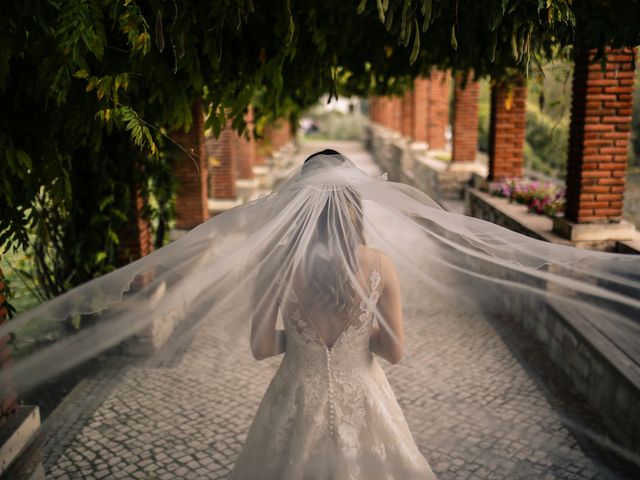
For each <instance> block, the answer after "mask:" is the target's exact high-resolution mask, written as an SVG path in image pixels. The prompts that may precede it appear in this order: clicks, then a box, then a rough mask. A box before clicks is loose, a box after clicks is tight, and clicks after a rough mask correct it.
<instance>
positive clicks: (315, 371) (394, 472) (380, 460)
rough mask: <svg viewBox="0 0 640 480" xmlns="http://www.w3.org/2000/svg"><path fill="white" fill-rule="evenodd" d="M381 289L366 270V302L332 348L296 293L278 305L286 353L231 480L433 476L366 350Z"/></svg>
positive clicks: (377, 277)
mask: <svg viewBox="0 0 640 480" xmlns="http://www.w3.org/2000/svg"><path fill="white" fill-rule="evenodd" d="M375 257H376V258H377V255H375ZM375 263H376V265H378V262H377V261H376V262H375ZM381 284H382V278H381V274H380V268H376V267H375V266H372V267H371V269H370V277H369V285H368V286H369V299H368V300H369V301H365V300H363V301H362V302H361V303H360V314H359V315H357V317H358V318H354V319H352V321H351V322H349V323H348V324H347V326H346V327H345V328H344V329H343V330H342V332H341V333H340V334H339V336H338V337H337V339H336V341H335V342H334V343H333V345H332V346H331V347H328V346H327V344H326V343H325V341H324V340H323V339H322V337H321V336H320V334H319V333H318V330H317V329H316V327H315V326H314V323H313V322H312V321H311V319H310V318H309V316H308V315H307V314H306V312H305V306H304V305H303V304H302V303H301V302H300V300H299V298H298V296H297V295H296V293H295V292H293V291H291V292H290V294H289V295H287V299H286V300H285V301H283V302H282V304H281V311H282V318H283V322H284V329H285V332H286V338H287V343H286V353H285V355H284V359H283V361H282V363H281V365H280V367H279V369H278V371H277V372H276V374H275V376H274V378H273V380H272V381H271V384H270V385H269V388H268V389H267V391H266V393H265V395H264V398H263V399H262V402H261V404H260V407H259V408H258V411H257V413H256V415H255V418H254V420H253V424H252V425H251V428H250V430H249V434H248V436H247V439H246V442H245V444H244V447H243V450H242V452H241V453H240V455H239V457H238V460H237V462H236V465H235V468H234V471H233V473H232V475H231V478H232V479H233V480H356V479H360V480H383V479H384V480H392V479H393V480H417V479H421V480H426V479H435V476H434V474H433V472H432V471H431V468H430V467H429V464H428V463H427V461H426V459H425V458H424V457H423V456H422V454H421V453H420V451H419V450H418V447H417V445H416V444H415V441H414V439H413V437H412V435H411V432H410V431H409V427H408V425H407V422H406V420H405V418H404V415H403V413H402V411H401V409H400V406H399V405H398V402H397V400H396V398H395V395H394V393H393V391H392V390H391V387H390V385H389V383H388V381H387V378H386V376H385V374H384V372H383V370H382V368H381V367H380V364H379V363H378V361H377V359H376V357H375V356H374V355H373V353H372V352H371V350H370V348H369V337H370V333H371V328H372V324H373V319H374V315H373V311H372V308H371V305H374V304H376V303H377V300H378V297H379V295H380V288H381Z"/></svg>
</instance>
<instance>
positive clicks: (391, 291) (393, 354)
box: [370, 255, 404, 363]
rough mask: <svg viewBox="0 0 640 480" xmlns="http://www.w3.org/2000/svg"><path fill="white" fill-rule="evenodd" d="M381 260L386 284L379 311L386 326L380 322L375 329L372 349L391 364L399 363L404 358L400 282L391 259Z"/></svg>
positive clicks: (372, 336)
mask: <svg viewBox="0 0 640 480" xmlns="http://www.w3.org/2000/svg"><path fill="white" fill-rule="evenodd" d="M381 260H382V261H381V263H382V272H381V273H382V278H383V279H384V284H383V287H382V293H381V294H380V300H379V301H378V310H379V311H380V313H381V314H382V318H383V319H384V322H385V323H386V325H385V326H380V321H378V324H376V325H375V326H374V327H373V329H372V331H371V340H370V348H371V351H372V352H373V353H375V354H376V355H379V356H381V357H383V358H384V359H386V360H387V361H388V362H389V363H398V362H399V361H400V359H401V358H402V355H403V346H404V329H403V325H402V303H401V299H400V281H399V280H398V274H397V273H396V269H395V267H394V266H393V263H392V262H391V259H390V258H389V257H387V256H386V255H382V258H381Z"/></svg>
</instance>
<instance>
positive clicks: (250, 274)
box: [0, 150, 640, 480]
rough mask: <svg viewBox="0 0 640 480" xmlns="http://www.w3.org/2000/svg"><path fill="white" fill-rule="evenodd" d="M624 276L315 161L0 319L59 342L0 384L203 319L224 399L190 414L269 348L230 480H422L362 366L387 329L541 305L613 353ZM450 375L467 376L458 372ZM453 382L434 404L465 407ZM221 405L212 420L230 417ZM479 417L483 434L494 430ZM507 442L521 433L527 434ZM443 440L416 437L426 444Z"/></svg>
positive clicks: (320, 157) (375, 362)
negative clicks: (571, 316) (257, 194)
mask: <svg viewBox="0 0 640 480" xmlns="http://www.w3.org/2000/svg"><path fill="white" fill-rule="evenodd" d="M639 271H640V259H639V258H638V257H637V256H633V255H622V254H611V253H603V252H594V251H588V250H580V249H576V248H572V247H568V246H563V245H553V244H550V243H547V242H543V241H539V240H535V239H532V238H529V237H526V236H523V235H520V234H518V233H515V232H512V231H510V230H506V229H504V228H502V227H499V226H497V225H494V224H491V223H488V222H485V221H482V220H479V219H476V218H471V217H467V216H464V215H457V214H454V213H450V212H447V211H444V210H442V209H441V208H440V207H439V206H438V205H437V204H436V203H435V202H433V200H431V199H430V198H429V197H428V196H426V195H425V194H424V193H422V192H420V191H418V190H417V189H415V188H412V187H410V186H408V185H404V184H400V183H393V182H387V181H385V179H384V178H378V179H375V178H372V177H370V176H369V175H368V174H366V173H365V172H364V171H362V170H360V169H358V168H357V167H356V166H355V165H354V164H353V163H352V162H351V161H350V160H349V159H347V158H345V157H344V156H342V155H340V154H339V153H337V152H335V151H332V150H329V151H323V152H319V153H317V154H315V155H312V156H311V157H310V158H309V159H307V161H306V162H305V163H304V165H303V166H302V167H300V168H298V169H296V170H295V171H294V172H293V173H292V174H290V176H289V177H288V178H287V179H286V180H285V182H284V183H283V184H282V185H281V186H280V187H279V188H278V189H276V191H274V192H273V193H271V194H270V195H267V196H265V197H262V198H259V199H257V200H255V201H253V202H249V203H247V204H245V205H242V206H239V207H236V208H234V209H231V210H229V211H227V212H225V213H223V214H220V215H218V216H216V217H214V218H213V219H211V220H209V221H207V222H205V223H203V224H201V225H199V226H197V227H196V228H194V229H193V230H192V231H190V232H189V233H188V234H187V235H185V236H183V237H181V238H180V239H178V240H176V241H174V242H172V243H170V244H169V245H167V246H165V247H163V248H161V249H158V250H156V251H155V252H153V253H151V254H149V255H147V256H145V257H143V258H141V259H139V260H137V261H135V262H133V263H131V264H129V265H127V266H125V267H123V268H120V269H118V270H116V271H113V272H110V273H108V274H107V275H104V276H102V277H100V278H96V279H94V280H92V281H90V282H88V283H86V284H84V285H81V286H79V287H77V288H74V289H73V290H70V291H68V292H66V293H64V294H63V295H60V296H59V297H56V298H54V299H52V300H49V301H47V302H45V303H43V304H41V305H39V306H37V307H36V308H33V309H31V310H29V311H27V312H24V313H22V314H21V315H19V316H17V317H15V318H14V319H12V320H11V321H10V322H8V323H6V324H4V325H0V338H1V337H2V336H4V335H6V334H9V333H12V332H16V331H20V330H22V329H25V328H27V329H28V328H30V326H31V325H34V324H35V325H36V326H37V331H38V332H39V334H41V335H42V337H43V338H49V337H50V336H51V334H52V333H54V332H55V333H56V334H58V333H59V332H61V331H62V332H65V334H66V337H63V338H59V339H58V340H57V341H56V342H53V343H51V342H34V345H33V349H32V351H30V353H29V354H28V355H24V356H23V357H22V358H20V359H19V360H18V361H16V362H15V363H14V364H13V365H11V366H10V367H7V368H3V369H2V372H0V382H5V381H7V380H9V379H11V380H12V381H13V383H14V385H15V386H16V389H17V391H18V393H19V394H21V393H22V392H25V391H28V390H29V389H31V388H33V387H34V386H38V385H41V384H42V383H43V382H45V381H46V380H50V379H54V378H56V376H57V375H59V374H60V373H62V372H66V371H68V370H70V369H71V368H73V367H74V366H77V365H80V364H83V363H84V362H85V361H86V360H87V359H90V358H94V357H96V356H97V355H98V354H99V353H100V352H104V351H106V350H107V349H110V348H111V347H116V346H119V345H122V344H123V342H124V341H125V340H127V339H129V338H130V337H132V336H136V335H138V334H139V333H140V332H149V331H150V332H151V333H152V334H153V333H154V332H157V331H158V330H162V328H166V325H167V324H172V325H175V329H174V330H173V332H174V333H172V334H171V335H172V336H173V337H175V339H176V342H175V343H174V345H178V347H177V348H180V347H179V345H180V342H182V341H183V342H184V343H188V342H189V341H190V340H189V339H190V338H192V333H193V332H196V331H198V328H200V326H202V325H203V324H205V322H206V324H207V331H212V332H215V337H216V338H214V339H212V341H214V342H216V343H215V344H210V343H207V342H204V343H200V344H199V346H198V348H205V349H208V350H209V351H210V353H211V354H212V356H213V357H215V361H213V362H211V363H212V364H213V365H212V366H211V367H210V368H212V369H213V371H214V372H216V374H217V373H220V377H221V378H223V379H224V380H225V381H226V382H235V384H234V385H231V387H233V388H232V389H231V390H232V392H233V393H232V394H229V393H227V394H225V393H224V392H221V391H218V390H215V389H213V390H211V391H213V392H217V395H219V397H220V398H216V397H215V396H212V395H211V394H209V393H202V394H201V395H202V398H199V399H198V400H199V401H202V402H205V403H206V404H207V405H210V404H212V403H216V402H218V401H220V402H221V403H228V402H238V404H240V403H242V402H243V400H244V397H242V396H243V395H247V393H248V385H249V384H250V383H251V382H252V381H253V380H255V379H261V378H263V377H264V375H265V372H266V371H268V369H267V370H265V369H263V368H262V367H263V366H265V364H266V365H267V366H269V365H272V364H271V363H270V361H269V360H264V361H262V362H256V361H254V360H250V361H245V360H249V359H247V358H246V357H250V356H251V354H253V357H255V358H256V359H267V358H272V359H273V360H277V358H275V357H276V356H278V355H281V354H284V357H283V359H282V361H281V363H280V364H279V365H278V366H277V371H276V373H275V375H274V376H273V379H272V381H271V384H270V385H269V387H268V388H267V391H266V393H265V394H264V397H263V399H262V402H261V404H260V406H259V408H258V411H257V413H256V414H255V417H254V419H253V423H252V425H251V428H250V429H249V432H248V435H247V437H246V441H245V442H244V445H243V447H242V451H241V453H240V455H239V457H238V458H237V461H236V463H235V467H234V470H233V473H232V478H233V479H235V480H242V479H247V480H262V479H267V480H268V479H279V480H280V479H291V480H299V479H319V480H325V479H326V480H329V479H336V480H347V479H361V480H375V479H385V480H386V479H394V480H396V479H398V480H400V479H402V480H404V479H432V478H435V477H434V474H433V473H432V471H431V468H430V467H429V464H428V463H427V460H426V459H425V458H424V457H423V456H422V453H421V452H420V451H419V449H418V448H417V446H416V443H415V442H414V439H413V437H412V434H411V432H410V430H409V427H408V425H407V421H406V420H405V417H404V415H403V413H402V411H401V410H400V407H399V405H398V403H397V401H396V398H395V396H394V393H393V392H392V390H391V388H390V387H389V383H388V381H387V379H386V377H385V375H384V373H383V370H382V368H381V365H380V363H379V357H381V358H382V359H384V360H385V361H388V362H390V363H396V362H398V361H400V360H401V357H402V356H403V345H404V335H403V322H404V321H406V326H407V329H408V328H409V326H411V328H414V327H417V328H418V329H419V331H421V332H424V334H425V335H428V334H429V328H430V325H431V324H430V323H429V319H430V318H436V317H435V316H436V315H438V314H439V313H440V312H449V314H450V315H455V316H457V315H461V316H463V317H462V318H468V319H469V320H468V321H469V322H472V321H474V320H473V319H474V318H477V317H478V316H479V315H488V316H491V317H495V318H498V317H505V318H508V319H522V318H523V316H526V317H527V318H526V320H527V321H530V322H533V323H534V324H535V325H538V324H537V323H535V322H541V323H542V321H543V320H544V318H542V317H543V315H544V314H545V312H546V311H548V310H549V309H552V308H553V309H555V311H563V310H569V309H570V310H571V311H573V312H576V314H579V315H580V318H581V319H583V320H584V321H585V322H588V323H590V324H591V326H592V327H593V328H597V329H598V330H599V331H601V332H605V333H606V334H607V336H608V337H609V338H614V339H619V341H618V344H619V345H621V348H626V347H625V345H626V346H631V348H635V347H633V346H634V345H638V343H639V341H640V327H639V326H638V322H637V318H640V301H639V300H638V298H640V278H639V277H638V272H639ZM538 312H540V315H538ZM82 315H85V316H89V317H90V318H89V319H88V320H90V321H85V319H84V318H82V319H81V320H82V322H80V323H81V325H82V326H83V328H81V329H80V330H79V331H72V330H70V329H68V328H66V329H64V328H60V325H61V324H63V323H64V322H65V321H67V320H68V319H69V318H70V317H72V318H73V317H75V318H77V317H78V316H82ZM403 317H404V318H403ZM541 318H542V319H541ZM177 319H183V320H182V323H176V322H177V321H178V320H177ZM32 321H33V322H34V323H30V322H32ZM172 322H173V323H172ZM158 325H160V327H161V328H159V329H157V328H156V327H157V326H158ZM247 337H249V339H250V341H249V342H247ZM451 340H452V341H455V342H463V341H464V339H458V338H454V339H451ZM172 341H173V340H172ZM462 348H464V347H462ZM407 353H408V354H409V355H410V354H411V352H410V351H409V352H407ZM489 353H490V352H489ZM469 361H472V359H469ZM406 363H408V362H406ZM184 367H185V368H198V367H199V365H193V366H192V365H190V364H186V365H185V366H184ZM426 367H427V366H426V365H425V366H423V365H416V364H415V363H414V364H413V366H411V365H404V368H406V369H407V371H410V375H411V376H412V378H413V379H414V380H416V385H419V386H422V385H429V378H428V376H429V375H430V372H429V370H428V369H427V368H426ZM156 373H157V374H158V375H161V372H159V371H158V372H156ZM431 373H434V372H431ZM160 380H161V379H159V381H160ZM458 380H459V382H457V383H460V384H464V382H473V381H474V379H472V378H470V377H469V376H467V375H465V374H462V375H460V378H459V379H458ZM196 383H197V382H196ZM457 387H458V385H457V384H455V385H451V386H450V392H449V393H450V397H447V398H451V399H453V400H451V401H453V402H457V401H460V402H461V404H462V405H464V396H462V395H461V393H463V392H460V391H459V390H457V389H456V388H457ZM448 388H449V387H448ZM196 391H198V392H200V390H198V389H196ZM206 392H209V390H206ZM489 393H490V392H489ZM421 395H422V392H420V391H416V397H417V399H416V401H415V402H414V404H418V405H420V406H421V408H425V409H426V410H425V411H422V412H420V414H419V415H421V416H424V418H425V421H427V422H428V421H429V415H436V413H432V412H431V409H432V407H433V403H428V402H425V401H424V399H423V398H420V397H421ZM438 401H440V400H438ZM442 402H443V408H445V409H453V408H454V407H456V405H451V404H449V403H446V400H442ZM139 406H140V408H139V409H137V410H141V411H137V412H136V413H139V414H140V415H142V416H144V415H146V414H147V413H149V414H150V415H151V416H152V413H153V412H146V411H145V408H152V407H150V406H149V405H147V404H145V403H142V404H140V405H139ZM233 412H235V411H234V410H233V409H232V413H231V414H230V415H232V416H231V417H225V421H229V422H235V423H238V422H239V420H238V418H235V417H236V416H237V415H236V414H235V413H233ZM407 413H409V412H407ZM412 413H413V412H412ZM488 414H489V416H488V417H487V418H486V419H484V420H486V422H487V424H488V423H489V422H494V421H495V422H498V421H499V422H503V423H504V422H505V421H506V422H507V425H506V426H505V429H506V428H508V427H509V426H510V425H509V424H508V420H505V419H501V418H499V415H498V416H491V412H488ZM193 415H194V416H195V417H198V415H199V413H198V412H194V413H193ZM190 418H191V417H190ZM198 421H199V422H202V421H205V422H206V421H209V419H206V418H204V419H200V418H199V417H198ZM158 424H159V425H161V426H162V427H163V428H155V427H156V425H157V424H155V423H154V428H153V433H149V435H150V436H151V437H153V436H154V435H158V436H161V435H163V434H166V432H167V431H168V430H169V429H170V428H167V427H170V426H171V419H168V418H161V419H160V420H158ZM163 432H164V433H163ZM512 434H513V435H516V433H513V432H512ZM517 435H522V436H523V437H524V438H523V441H528V439H527V438H526V437H527V436H528V435H531V433H529V432H526V431H522V432H519V433H517ZM233 438H234V439H235V438H236V436H235V433H234V434H233ZM535 440H536V441H537V440H539V439H535ZM446 442H447V440H446V439H442V438H437V437H431V438H429V439H428V440H427V444H428V448H430V449H431V448H433V449H434V450H433V451H435V449H440V448H446V447H443V444H445V443H446ZM616 446H617V445H616ZM216 448H218V447H216ZM221 448H224V449H225V455H227V456H229V455H232V454H234V453H235V451H231V449H230V448H229V447H226V446H223V447H221ZM423 453H426V454H429V452H423ZM216 454H217V452H216V451H213V452H212V455H216ZM230 458H231V457H230ZM527 473H528V472H524V474H527Z"/></svg>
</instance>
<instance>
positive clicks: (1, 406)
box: [0, 269, 18, 429]
mask: <svg viewBox="0 0 640 480" xmlns="http://www.w3.org/2000/svg"><path fill="white" fill-rule="evenodd" d="M4 294H5V285H4V280H3V276H2V270H1V269H0V325H2V324H4V323H5V322H6V321H7V316H8V312H7V309H6V307H5V301H6V298H5V295H4ZM9 340H10V337H9V335H8V334H7V335H4V336H3V337H2V338H0V370H4V369H6V368H8V367H9V366H10V365H11V345H9ZM7 377H8V376H7ZM17 405H18V398H17V395H16V388H15V384H14V383H13V380H12V379H10V378H4V379H3V383H2V384H0V429H1V428H3V427H4V426H5V424H6V423H7V418H8V417H9V415H11V414H12V413H13V412H15V410H16V407H17Z"/></svg>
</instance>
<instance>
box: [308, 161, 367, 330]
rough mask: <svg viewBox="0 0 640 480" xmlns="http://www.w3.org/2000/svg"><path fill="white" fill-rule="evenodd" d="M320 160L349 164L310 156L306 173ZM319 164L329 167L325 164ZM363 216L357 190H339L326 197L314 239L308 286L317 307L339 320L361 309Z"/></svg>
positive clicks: (343, 188) (349, 187)
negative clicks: (357, 282)
mask: <svg viewBox="0 0 640 480" xmlns="http://www.w3.org/2000/svg"><path fill="white" fill-rule="evenodd" d="M320 156H321V157H323V160H325V161H326V157H327V156H330V157H331V158H332V159H335V161H336V165H339V164H340V163H344V162H346V159H345V157H344V156H343V155H342V154H341V153H339V152H337V151H336V150H332V149H326V150H322V151H320V152H317V153H314V154H313V155H310V156H309V157H308V158H307V159H306V160H305V162H304V164H303V167H302V173H303V174H304V173H305V170H310V169H312V168H313V167H314V162H313V160H314V159H315V158H317V157H320ZM318 160H320V159H318ZM319 163H321V164H323V165H326V163H324V162H322V161H321V162H319ZM329 189H331V187H329ZM345 207H346V208H345ZM362 216H363V215H362V202H361V198H360V194H359V193H358V192H357V190H356V189H355V188H354V187H353V186H351V185H348V184H345V185H340V186H338V187H335V189H333V190H332V191H331V194H330V195H328V196H327V197H326V202H325V204H324V206H323V208H322V211H321V212H320V213H319V215H318V217H317V223H316V225H315V230H314V232H313V234H312V237H311V242H310V244H311V245H312V248H311V251H310V252H309V253H310V255H311V258H309V259H308V262H307V263H306V268H305V269H304V270H305V271H304V272H303V275H304V279H305V283H307V286H308V287H309V288H310V289H311V291H312V292H314V295H315V296H314V299H313V301H312V303H313V305H322V306H323V307H326V308H328V309H329V310H330V312H331V313H332V314H333V315H335V316H336V317H341V316H344V317H345V318H349V316H350V315H351V313H352V308H353V307H355V306H356V305H357V302H355V299H356V297H357V292H356V287H355V286H354V284H353V283H354V282H353V280H352V279H353V277H354V276H355V275H356V274H357V271H358V267H359V264H358V253H357V247H358V245H360V244H364V243H365V239H364V232H363V219H362ZM307 227H309V225H307Z"/></svg>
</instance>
